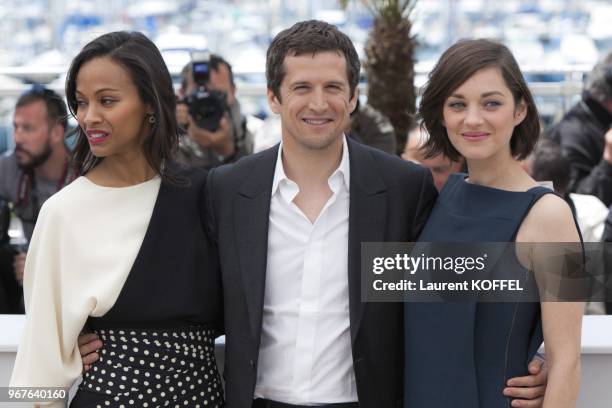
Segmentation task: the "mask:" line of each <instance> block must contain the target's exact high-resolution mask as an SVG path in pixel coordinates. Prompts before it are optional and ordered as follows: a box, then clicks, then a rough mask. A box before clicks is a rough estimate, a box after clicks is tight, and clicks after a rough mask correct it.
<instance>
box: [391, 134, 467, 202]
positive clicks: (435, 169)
mask: <svg viewBox="0 0 612 408" xmlns="http://www.w3.org/2000/svg"><path fill="white" fill-rule="evenodd" d="M420 132H421V131H420V129H417V130H416V131H413V132H410V136H409V138H408V143H407V144H406V148H405V149H404V153H403V154H402V159H404V160H408V161H412V162H415V163H418V164H420V165H421V166H423V167H425V168H427V169H429V171H430V172H431V176H432V177H433V181H434V184H435V185H436V188H437V189H438V191H439V190H441V189H442V187H444V184H446V180H448V177H449V176H450V175H451V174H453V173H459V172H461V166H462V164H463V160H461V161H459V162H455V161H452V160H451V159H449V158H448V157H446V156H445V155H443V154H438V155H437V156H434V157H431V158H429V159H426V158H425V156H424V155H423V153H422V152H421V150H420V148H421V147H422V146H423V145H424V144H425V142H426V140H427V137H428V136H426V135H422V134H421V133H420Z"/></svg>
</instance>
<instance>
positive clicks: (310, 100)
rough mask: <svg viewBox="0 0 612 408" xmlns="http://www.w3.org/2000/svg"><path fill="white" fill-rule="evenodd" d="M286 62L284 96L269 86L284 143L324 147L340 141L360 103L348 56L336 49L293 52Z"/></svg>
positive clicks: (269, 95) (283, 81) (269, 98)
mask: <svg viewBox="0 0 612 408" xmlns="http://www.w3.org/2000/svg"><path fill="white" fill-rule="evenodd" d="M283 64H284V71H285V76H284V78H283V80H282V82H281V85H280V91H279V94H280V98H277V97H276V95H274V92H273V91H272V90H270V89H268V103H269V104H270V108H271V109H272V111H273V112H274V113H276V114H279V115H280V117H281V125H282V132H283V143H291V144H297V145H300V146H301V147H303V148H306V149H309V150H312V149H314V150H321V149H325V148H327V147H328V146H330V145H332V144H333V143H334V142H338V141H340V140H341V136H342V135H343V133H344V130H345V129H346V127H347V126H348V123H349V114H350V113H351V112H352V111H353V110H354V109H355V105H356V103H357V90H355V92H354V93H353V96H352V97H351V89H350V85H349V82H348V77H347V72H346V60H345V58H344V56H343V55H342V54H341V53H338V52H336V51H325V52H318V53H316V54H314V55H312V54H304V55H299V56H295V55H293V56H292V55H289V56H287V57H285V60H284V62H283Z"/></svg>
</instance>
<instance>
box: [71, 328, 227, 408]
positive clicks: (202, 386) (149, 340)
mask: <svg viewBox="0 0 612 408" xmlns="http://www.w3.org/2000/svg"><path fill="white" fill-rule="evenodd" d="M96 333H97V334H98V336H99V337H100V339H101V340H102V342H103V343H104V346H103V348H102V349H100V351H99V354H100V360H99V361H98V362H97V363H95V364H93V365H92V368H91V370H89V371H88V372H87V373H85V374H84V376H83V382H82V383H81V385H80V386H79V388H81V389H83V390H85V391H88V392H93V393H97V394H103V395H107V396H108V398H105V399H104V401H103V402H101V403H99V404H98V405H97V407H100V408H103V407H126V408H127V407H145V408H146V407H223V406H224V403H223V388H222V386H221V378H220V377H219V373H218V371H217V365H216V362H215V355H214V347H215V344H214V334H213V331H212V330H210V329H205V328H202V327H186V328H178V329H173V330H172V331H160V330H140V329H139V330H129V329H128V330H126V329H123V330H98V331H96Z"/></svg>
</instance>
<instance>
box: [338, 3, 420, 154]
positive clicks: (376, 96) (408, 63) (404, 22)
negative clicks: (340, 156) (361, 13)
mask: <svg viewBox="0 0 612 408" xmlns="http://www.w3.org/2000/svg"><path fill="white" fill-rule="evenodd" d="M361 2H362V3H363V4H364V5H365V6H366V7H367V9H368V10H370V12H371V13H372V14H373V15H374V26H373V28H372V31H370V34H369V36H368V40H367V42H366V45H365V54H366V60H365V61H364V63H363V66H364V68H365V72H366V75H367V78H368V93H367V96H368V104H369V105H371V106H372V107H374V108H375V109H377V110H378V111H380V112H382V113H383V114H384V115H386V116H387V117H388V118H389V119H390V120H391V123H392V125H393V128H394V130H395V138H396V141H397V144H396V146H397V153H398V154H401V152H402V151H403V150H404V145H405V143H406V138H407V136H408V130H409V129H410V126H411V125H412V123H413V121H414V113H415V110H416V108H415V105H416V92H415V89H414V49H415V47H416V38H415V37H414V36H413V35H412V34H411V33H410V30H411V29H412V23H411V21H410V19H409V15H410V12H411V11H412V9H413V8H414V5H415V3H416V0H361ZM341 3H342V4H343V6H345V7H346V5H347V4H348V0H342V1H341Z"/></svg>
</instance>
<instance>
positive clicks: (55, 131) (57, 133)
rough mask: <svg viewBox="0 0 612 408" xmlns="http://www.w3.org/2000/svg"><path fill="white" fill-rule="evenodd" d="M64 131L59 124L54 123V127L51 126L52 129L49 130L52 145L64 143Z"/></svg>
mask: <svg viewBox="0 0 612 408" xmlns="http://www.w3.org/2000/svg"><path fill="white" fill-rule="evenodd" d="M65 131H66V130H65V129H64V126H62V125H61V123H56V124H55V125H53V127H52V128H51V141H52V142H53V144H59V143H64V136H65V135H64V133H65Z"/></svg>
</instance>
